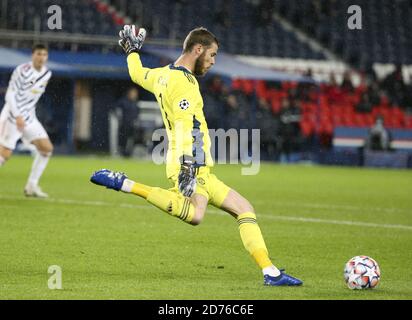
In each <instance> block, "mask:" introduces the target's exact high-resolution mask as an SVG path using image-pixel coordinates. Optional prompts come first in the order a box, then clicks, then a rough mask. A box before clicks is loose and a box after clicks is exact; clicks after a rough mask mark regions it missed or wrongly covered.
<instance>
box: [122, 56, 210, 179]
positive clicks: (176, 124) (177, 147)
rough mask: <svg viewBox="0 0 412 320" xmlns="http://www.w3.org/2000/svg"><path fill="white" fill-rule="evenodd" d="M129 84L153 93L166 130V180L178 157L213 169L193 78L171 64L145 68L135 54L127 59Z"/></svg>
mask: <svg viewBox="0 0 412 320" xmlns="http://www.w3.org/2000/svg"><path fill="white" fill-rule="evenodd" d="M127 64H128V68H129V74H130V77H131V79H132V81H133V82H134V83H136V84H138V85H140V86H141V87H143V88H144V89H146V90H148V91H150V92H152V93H153V94H154V95H155V97H156V99H157V102H158V103H159V106H160V110H161V113H162V117H163V123H164V125H165V128H166V131H167V137H168V140H169V148H168V150H167V160H166V161H167V177H168V178H169V177H171V176H172V175H175V174H176V173H177V172H179V168H180V162H179V158H180V156H181V155H183V154H184V155H191V156H193V157H194V158H195V159H196V166H207V167H212V166H213V160H212V156H211V154H210V145H211V143H210V137H209V131H208V128H207V123H206V119H205V116H204V113H203V99H202V95H201V94H200V90H199V83H198V82H197V80H196V78H195V76H194V75H193V74H192V73H191V72H190V71H189V70H187V69H186V68H184V67H176V66H174V65H173V64H170V65H167V66H164V67H161V68H154V69H150V68H145V67H143V66H142V63H141V61H140V57H139V54H138V53H131V54H129V56H128V57H127Z"/></svg>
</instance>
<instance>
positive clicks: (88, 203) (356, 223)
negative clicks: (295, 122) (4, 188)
mask: <svg viewBox="0 0 412 320" xmlns="http://www.w3.org/2000/svg"><path fill="white" fill-rule="evenodd" d="M0 199H3V200H20V201H21V200H26V201H45V202H52V203H62V204H75V205H86V206H100V207H107V206H111V207H113V206H116V207H119V208H128V209H148V208H153V206H152V205H144V204H142V205H137V204H130V203H120V204H119V203H112V202H105V201H82V200H72V199H54V198H48V199H34V198H23V197H4V196H1V195H0ZM0 208H1V204H0ZM208 212H210V213H213V214H219V215H226V214H227V213H225V212H223V211H221V210H218V209H214V208H208ZM258 218H263V219H270V220H284V221H297V222H309V223H323V224H334V225H348V226H356V227H371V228H385V229H401V230H410V231H412V226H410V225H403V224H381V223H373V222H361V221H349V220H332V219H319V218H304V217H293V216H279V215H272V214H268V213H259V214H258Z"/></svg>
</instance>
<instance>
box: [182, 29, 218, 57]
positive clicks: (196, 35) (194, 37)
mask: <svg viewBox="0 0 412 320" xmlns="http://www.w3.org/2000/svg"><path fill="white" fill-rule="evenodd" d="M212 43H216V45H217V46H219V41H218V40H217V38H216V36H215V35H214V34H213V33H211V32H210V31H209V30H207V29H206V28H204V27H198V28H195V29H193V30H192V31H190V32H189V34H188V35H187V37H186V39H185V41H184V42H183V53H186V52H190V51H191V50H192V48H193V47H194V46H195V45H196V44H201V45H202V46H205V47H210V46H211V45H212Z"/></svg>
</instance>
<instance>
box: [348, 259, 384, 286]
mask: <svg viewBox="0 0 412 320" xmlns="http://www.w3.org/2000/svg"><path fill="white" fill-rule="evenodd" d="M343 275H344V278H345V282H346V284H347V286H348V287H349V289H372V288H375V287H376V286H377V285H378V283H379V281H380V278H381V271H380V269H379V265H378V263H377V262H376V261H375V260H374V259H372V258H371V257H368V256H356V257H353V258H352V259H350V260H349V261H348V262H347V263H346V265H345V270H344V272H343Z"/></svg>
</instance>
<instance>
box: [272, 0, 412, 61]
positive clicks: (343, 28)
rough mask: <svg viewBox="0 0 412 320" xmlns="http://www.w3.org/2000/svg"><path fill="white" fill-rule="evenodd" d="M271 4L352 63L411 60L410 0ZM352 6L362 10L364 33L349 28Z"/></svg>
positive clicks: (303, 0) (320, 0)
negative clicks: (348, 20)
mask: <svg viewBox="0 0 412 320" xmlns="http://www.w3.org/2000/svg"><path fill="white" fill-rule="evenodd" d="M271 3H273V10H275V11H276V12H278V13H279V14H280V15H281V16H282V17H284V18H286V19H288V20H289V21H290V22H291V23H292V24H293V25H294V26H296V27H298V28H300V29H301V31H303V32H306V33H307V34H308V35H310V36H311V37H315V38H316V39H318V40H319V41H320V42H321V43H322V44H324V45H325V46H327V47H328V48H329V49H330V50H332V51H334V52H335V53H336V54H338V55H339V56H340V57H342V58H343V59H344V60H345V61H347V62H349V63H351V64H355V65H358V66H367V65H369V64H371V63H374V62H385V63H402V64H411V63H412V34H411V33H410V30H411V28H412V20H411V19H410V17H411V16H412V3H411V2H410V1H407V0H395V1H385V0H360V1H359V0H358V1H352V0H342V1H329V0H296V1H288V0H279V1H272V2H271ZM351 5H359V6H360V8H361V9H362V12H363V14H362V31H361V32H360V31H359V30H350V29H349V28H348V27H347V19H348V17H349V14H348V13H347V10H348V8H349V6H351ZM302 11H304V12H305V14H302Z"/></svg>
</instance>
